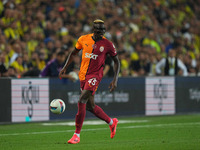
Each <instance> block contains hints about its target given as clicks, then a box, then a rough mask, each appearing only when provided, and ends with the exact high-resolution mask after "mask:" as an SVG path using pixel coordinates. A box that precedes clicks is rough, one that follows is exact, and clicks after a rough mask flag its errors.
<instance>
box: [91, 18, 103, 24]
mask: <svg viewBox="0 0 200 150" xmlns="http://www.w3.org/2000/svg"><path fill="white" fill-rule="evenodd" d="M93 23H104V21H103V20H101V19H96V20H94V22H93Z"/></svg>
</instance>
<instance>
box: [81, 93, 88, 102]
mask: <svg viewBox="0 0 200 150" xmlns="http://www.w3.org/2000/svg"><path fill="white" fill-rule="evenodd" d="M87 101H88V97H87V95H84V94H83V95H81V96H80V99H79V102H80V103H84V104H86V103H87Z"/></svg>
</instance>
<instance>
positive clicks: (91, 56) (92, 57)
mask: <svg viewBox="0 0 200 150" xmlns="http://www.w3.org/2000/svg"><path fill="white" fill-rule="evenodd" d="M97 57H98V55H95V54H93V53H91V54H90V53H85V58H91V59H94V60H96V59H97Z"/></svg>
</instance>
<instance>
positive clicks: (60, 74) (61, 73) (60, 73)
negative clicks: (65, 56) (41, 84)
mask: <svg viewBox="0 0 200 150" xmlns="http://www.w3.org/2000/svg"><path fill="white" fill-rule="evenodd" d="M65 73H66V69H65V68H62V69H61V70H60V72H59V78H62V77H63V74H65Z"/></svg>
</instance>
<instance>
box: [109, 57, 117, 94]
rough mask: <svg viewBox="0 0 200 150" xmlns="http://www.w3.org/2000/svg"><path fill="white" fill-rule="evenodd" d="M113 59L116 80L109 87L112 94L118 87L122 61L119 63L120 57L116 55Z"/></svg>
mask: <svg viewBox="0 0 200 150" xmlns="http://www.w3.org/2000/svg"><path fill="white" fill-rule="evenodd" d="M112 59H113V61H114V78H113V80H112V82H111V83H110V86H109V89H110V92H112V91H113V90H114V89H115V88H116V87H117V82H118V77H119V71H120V61H119V58H118V56H117V55H115V56H113V57H112Z"/></svg>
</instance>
